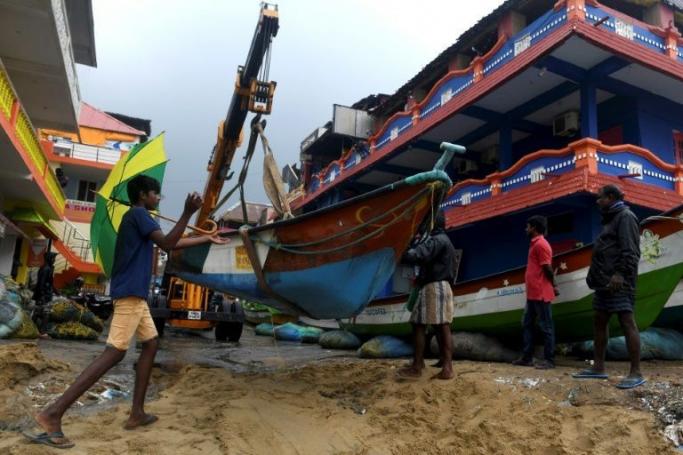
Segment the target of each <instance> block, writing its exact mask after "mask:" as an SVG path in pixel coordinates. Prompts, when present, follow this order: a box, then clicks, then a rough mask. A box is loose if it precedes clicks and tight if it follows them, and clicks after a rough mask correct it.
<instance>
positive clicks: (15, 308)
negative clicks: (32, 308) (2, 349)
mask: <svg viewBox="0 0 683 455" xmlns="http://www.w3.org/2000/svg"><path fill="white" fill-rule="evenodd" d="M28 294H30V291H29V292H28ZM28 294H27V292H26V290H25V289H21V288H20V287H19V286H18V285H17V283H15V282H14V280H12V279H11V278H8V277H5V276H0V338H37V337H38V329H37V327H36V325H35V324H34V323H33V321H32V320H31V317H30V316H29V314H28V313H27V312H26V310H25V309H24V308H27V307H28V305H29V304H30V302H31V300H30V296H29V297H28V301H26V299H27V295H28Z"/></svg>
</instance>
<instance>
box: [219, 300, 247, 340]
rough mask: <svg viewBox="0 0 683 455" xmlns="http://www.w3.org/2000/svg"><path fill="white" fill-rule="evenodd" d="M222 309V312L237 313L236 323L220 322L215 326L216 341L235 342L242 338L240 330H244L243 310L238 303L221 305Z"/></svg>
mask: <svg viewBox="0 0 683 455" xmlns="http://www.w3.org/2000/svg"><path fill="white" fill-rule="evenodd" d="M222 309H223V311H224V312H231V313H238V314H239V316H238V321H221V322H219V323H218V324H216V341H226V340H227V341H233V342H237V341H239V340H240V338H241V337H242V329H243V328H244V310H243V309H242V306H241V305H240V304H238V303H235V302H232V303H223V304H222Z"/></svg>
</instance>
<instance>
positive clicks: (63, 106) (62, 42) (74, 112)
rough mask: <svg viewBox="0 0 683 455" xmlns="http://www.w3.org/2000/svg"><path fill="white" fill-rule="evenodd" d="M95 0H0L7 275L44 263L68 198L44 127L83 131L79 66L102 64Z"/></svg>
mask: <svg viewBox="0 0 683 455" xmlns="http://www.w3.org/2000/svg"><path fill="white" fill-rule="evenodd" d="M93 36H94V34H93V17H92V7H91V2H90V1H88V0H81V1H78V0H69V1H65V2H63V1H52V2H49V1H36V2H25V3H23V2H16V1H4V0H2V1H0V157H1V159H0V274H4V275H11V276H13V277H14V278H16V279H17V281H19V282H21V283H25V282H26V281H27V280H28V269H29V266H32V265H33V266H36V265H39V263H40V260H41V259H42V258H41V255H40V252H41V251H44V249H45V248H46V246H47V241H46V240H45V239H46V238H55V239H58V238H59V236H58V234H57V232H56V231H55V229H54V227H53V224H52V223H53V222H59V221H61V220H62V219H63V218H64V214H65V210H66V209H65V202H66V195H65V193H64V190H63V188H62V186H61V185H60V183H59V179H58V177H57V175H56V174H55V172H54V170H53V168H52V166H51V165H50V160H49V157H48V154H47V153H46V152H45V151H44V150H43V148H42V147H41V144H40V139H39V136H38V133H37V128H57V129H59V130H63V131H68V132H77V131H78V122H77V119H78V115H79V108H80V103H81V100H80V93H79V89H78V79H77V76H76V69H75V64H76V63H81V64H85V65H88V66H96V57H95V42H94V37H93Z"/></svg>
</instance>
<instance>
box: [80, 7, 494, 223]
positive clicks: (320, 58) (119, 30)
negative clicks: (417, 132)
mask: <svg viewBox="0 0 683 455" xmlns="http://www.w3.org/2000/svg"><path fill="white" fill-rule="evenodd" d="M500 3H502V2H501V0H478V1H475V2H470V1H462V0H459V1H456V0H421V1H414V0H406V1H404V0H365V1H362V0H336V1H330V0H281V1H280V2H278V5H279V10H280V30H279V32H278V35H277V36H276V37H275V39H274V44H273V52H272V61H271V70H270V77H271V79H272V80H274V81H277V90H276V92H275V100H274V105H273V106H274V107H273V113H272V115H270V116H269V118H268V126H267V128H266V135H267V136H268V138H269V140H270V144H271V147H272V148H273V151H274V153H275V157H276V160H277V162H278V165H279V167H280V168H281V167H282V166H283V165H284V164H286V163H294V162H296V161H298V157H299V145H300V143H301V141H302V140H303V139H304V138H305V137H306V136H307V135H308V134H309V133H311V132H312V131H313V130H314V129H315V128H316V127H318V126H322V125H323V124H324V123H325V122H327V121H328V120H330V119H331V117H332V104H335V103H336V104H343V105H350V104H352V103H354V102H356V101H358V100H359V99H361V98H363V97H365V96H366V95H369V94H375V93H389V94H390V93H393V92H394V91H395V90H396V89H398V88H399V87H400V86H401V85H403V84H404V83H405V82H406V81H408V80H409V79H410V78H411V77H412V76H414V75H415V74H416V73H417V72H418V71H419V70H420V69H421V68H422V67H423V66H425V65H426V64H427V63H429V62H430V61H431V60H432V59H433V58H434V57H436V56H437V55H438V54H439V53H440V52H441V51H443V50H444V49H445V48H446V47H448V46H449V45H451V44H452V43H453V42H454V41H455V40H456V38H457V37H458V36H459V35H460V34H461V33H462V32H464V31H465V30H467V29H468V28H469V27H471V26H472V25H474V24H475V23H476V22H477V21H478V20H479V19H481V18H482V17H483V16H485V15H486V14H488V13H489V12H491V11H493V9H494V8H495V7H496V6H498V5H499V4H500ZM259 5H260V2H259V1H257V0H220V1H219V0H192V1H189V0H142V1H141V0H96V1H93V8H94V21H95V45H96V49H97V63H98V66H97V68H90V67H86V66H82V65H78V77H79V82H80V90H81V97H82V99H83V100H84V101H86V102H88V103H91V104H93V105H94V106H96V107H98V108H100V109H102V110H106V111H113V112H118V113H121V114H126V115H130V116H134V117H141V118H145V119H150V120H151V121H152V134H153V135H156V134H158V133H160V132H161V131H166V150H167V153H168V157H169V159H170V162H169V164H168V167H167V171H166V178H165V180H164V185H163V193H164V196H165V199H164V201H163V202H162V206H161V208H162V211H163V213H165V214H167V215H170V216H177V215H179V213H180V211H181V210H182V204H183V201H184V197H185V195H186V193H187V192H188V191H193V190H197V191H200V192H201V191H202V190H203V189H204V182H205V179H206V175H207V174H206V163H207V161H208V159H209V154H210V152H211V149H212V147H213V145H214V143H215V140H216V131H217V125H218V122H219V121H220V120H222V119H223V118H224V117H225V114H226V112H227V109H228V104H229V101H230V97H231V96H232V92H233V87H234V81H235V72H236V69H237V65H241V64H244V61H245V58H246V55H247V52H248V50H249V44H250V43H251V37H252V35H253V32H254V28H255V26H256V22H257V19H258V12H259ZM249 119H250V117H249V118H247V124H248V122H249ZM244 142H245V145H244V146H243V147H242V148H241V149H240V150H238V152H237V153H236V154H235V160H234V161H233V169H236V172H235V175H237V174H238V173H239V169H240V167H241V163H242V156H243V155H244V153H243V151H244V148H245V147H246V142H247V141H246V140H245V141H244ZM261 158H262V151H261V148H260V146H259V148H258V149H257V153H256V154H255V158H254V160H253V161H252V164H251V170H252V172H251V173H250V177H249V179H248V180H247V186H246V193H247V200H249V201H255V202H266V201H267V199H266V197H265V193H264V191H263V189H262V184H261V167H262V159H261ZM235 179H236V177H235ZM231 184H232V181H228V182H226V185H225V187H226V188H227V187H230V186H231ZM231 202H232V201H231ZM226 208H227V206H226Z"/></svg>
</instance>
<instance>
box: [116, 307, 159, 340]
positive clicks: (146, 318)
mask: <svg viewBox="0 0 683 455" xmlns="http://www.w3.org/2000/svg"><path fill="white" fill-rule="evenodd" d="M133 335H135V337H136V338H137V340H138V341H140V342H145V341H149V340H151V339H152V338H156V337H157V336H159V334H158V333H157V328H156V327H155V326H154V321H153V320H152V315H151V314H149V307H148V306H147V301H146V300H145V299H141V298H140V297H126V298H123V299H117V300H114V316H113V317H112V319H111V326H110V327H109V337H108V338H107V344H108V345H109V346H111V347H114V348H116V349H118V350H120V351H126V350H128V345H129V344H130V339H131V338H133Z"/></svg>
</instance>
